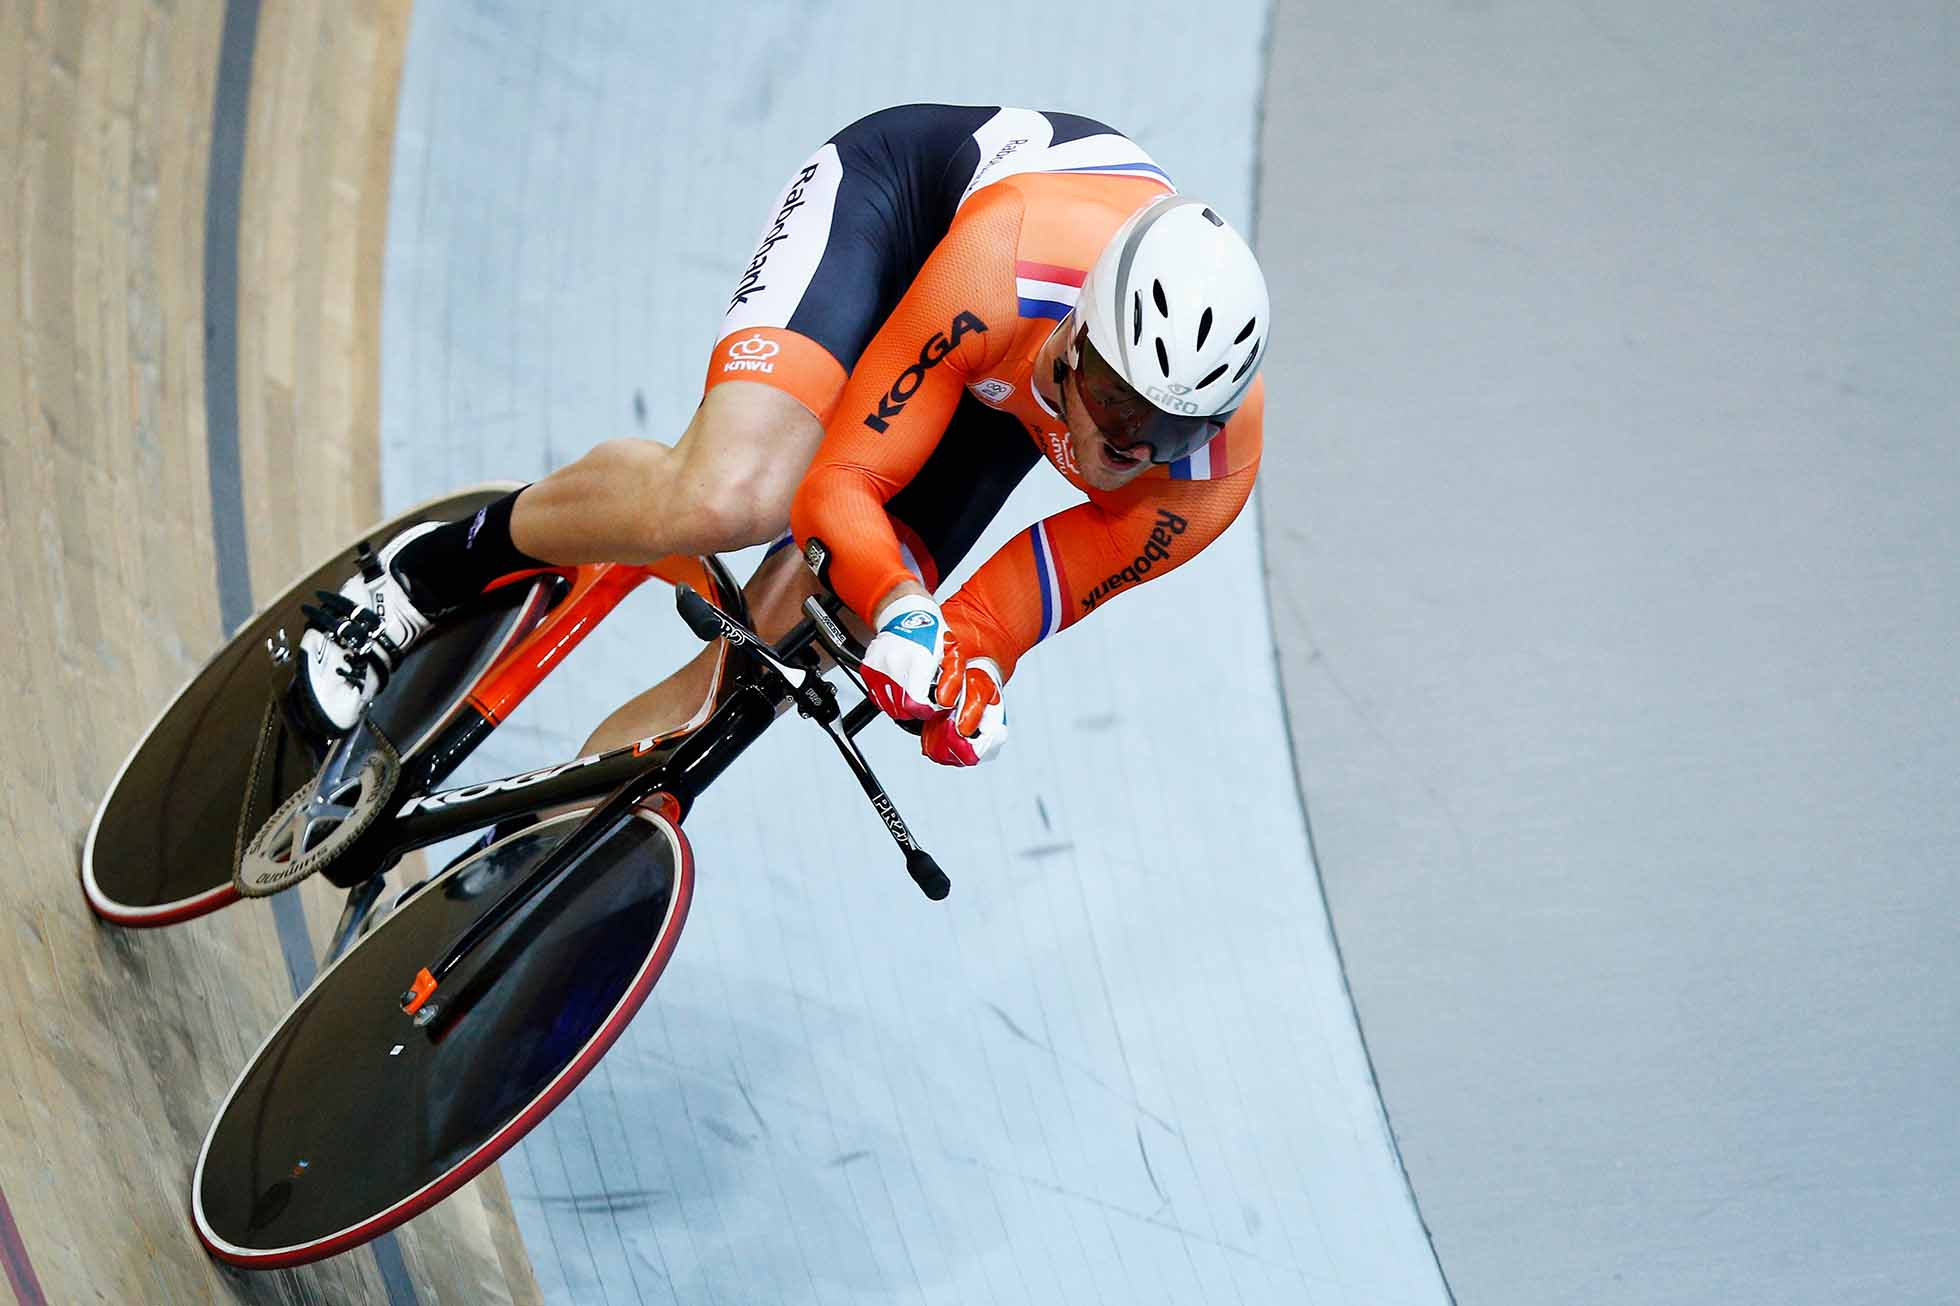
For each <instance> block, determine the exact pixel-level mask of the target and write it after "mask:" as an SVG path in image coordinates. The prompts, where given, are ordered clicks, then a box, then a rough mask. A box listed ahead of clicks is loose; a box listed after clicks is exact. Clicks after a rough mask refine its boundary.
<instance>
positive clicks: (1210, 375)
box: [1191, 363, 1231, 390]
mask: <svg viewBox="0 0 1960 1306" xmlns="http://www.w3.org/2000/svg"><path fill="white" fill-rule="evenodd" d="M1230 366H1231V364H1230V363H1220V364H1219V365H1218V366H1217V367H1214V368H1212V369H1211V371H1209V372H1206V373H1205V379H1204V380H1202V381H1200V382H1198V384H1196V385H1195V386H1192V387H1191V388H1192V389H1193V390H1202V389H1204V388H1205V387H1206V386H1208V385H1210V384H1211V383H1212V382H1213V381H1216V380H1217V379H1218V378H1219V377H1221V376H1224V375H1225V369H1226V368H1228V367H1230Z"/></svg>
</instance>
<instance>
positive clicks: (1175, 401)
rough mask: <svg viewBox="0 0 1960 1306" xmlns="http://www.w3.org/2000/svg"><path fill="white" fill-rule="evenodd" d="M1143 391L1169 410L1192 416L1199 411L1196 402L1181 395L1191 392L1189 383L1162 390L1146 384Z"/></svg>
mask: <svg viewBox="0 0 1960 1306" xmlns="http://www.w3.org/2000/svg"><path fill="white" fill-rule="evenodd" d="M1143 393H1144V394H1146V395H1148V396H1149V398H1150V402H1151V403H1153V404H1156V405H1157V406H1158V407H1159V408H1162V409H1164V410H1165V411H1167V412H1172V413H1183V414H1185V415H1186V416H1190V415H1192V414H1195V413H1196V412H1197V411H1198V406H1197V405H1196V404H1194V403H1192V402H1191V401H1190V400H1189V399H1185V398H1182V397H1181V396H1183V395H1187V394H1190V393H1191V387H1190V386H1188V385H1174V386H1172V387H1170V388H1169V389H1168V390H1161V389H1159V388H1158V387H1156V386H1154V385H1151V386H1145V387H1144V389H1143Z"/></svg>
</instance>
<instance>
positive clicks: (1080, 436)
mask: <svg viewBox="0 0 1960 1306" xmlns="http://www.w3.org/2000/svg"><path fill="white" fill-rule="evenodd" d="M1062 385H1063V387H1064V390H1065V392H1066V393H1065V396H1064V397H1065V398H1066V400H1067V404H1066V407H1065V409H1064V411H1066V412H1067V413H1068V435H1069V448H1070V451H1071V452H1072V453H1074V455H1075V465H1076V466H1077V467H1079V468H1081V469H1082V479H1083V480H1085V481H1087V482H1089V484H1090V485H1093V486H1094V487H1095V488H1096V489H1098V490H1120V489H1122V488H1123V487H1124V486H1126V485H1128V484H1129V483H1130V482H1131V481H1134V480H1135V479H1136V478H1137V477H1139V476H1141V475H1143V473H1144V472H1145V471H1146V470H1147V469H1148V468H1149V467H1150V446H1149V445H1147V444H1138V445H1132V446H1130V447H1129V448H1127V449H1125V448H1123V447H1122V446H1120V445H1117V444H1116V443H1114V442H1113V441H1111V440H1110V439H1109V437H1108V436H1106V435H1104V434H1103V433H1102V432H1101V431H1100V430H1098V429H1096V424H1095V423H1094V422H1093V421H1091V420H1090V418H1089V405H1088V404H1087V403H1085V402H1083V399H1082V391H1081V389H1080V385H1081V382H1080V380H1079V379H1078V376H1077V373H1076V371H1075V370H1074V369H1072V368H1071V369H1070V370H1069V371H1068V372H1067V374H1066V375H1064V377H1063V378H1062Z"/></svg>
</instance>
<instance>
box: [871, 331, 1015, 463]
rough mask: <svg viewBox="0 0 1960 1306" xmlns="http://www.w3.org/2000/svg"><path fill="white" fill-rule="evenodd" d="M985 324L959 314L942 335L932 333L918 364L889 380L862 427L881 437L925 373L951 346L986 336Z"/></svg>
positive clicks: (901, 410) (917, 391) (946, 353)
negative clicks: (971, 337) (974, 335)
mask: <svg viewBox="0 0 1960 1306" xmlns="http://www.w3.org/2000/svg"><path fill="white" fill-rule="evenodd" d="M986 331H987V324H986V323H985V322H982V321H981V320H980V319H979V318H977V317H975V316H974V315H973V314H971V313H961V314H960V315H959V316H958V317H956V318H954V319H953V325H952V327H951V328H950V329H949V330H947V331H944V332H939V331H935V332H933V333H932V338H931V339H930V340H928V341H926V342H925V344H924V345H922V346H920V347H919V361H918V362H916V363H914V364H912V365H911V366H910V367H907V368H906V369H905V370H904V371H903V372H900V373H899V374H898V376H897V378H896V379H894V380H893V381H892V387H891V389H889V390H887V391H886V392H885V394H884V397H883V398H881V399H880V400H878V407H877V408H876V409H875V410H873V411H872V412H869V413H866V414H865V415H864V424H865V425H866V426H868V427H870V428H871V429H872V430H874V431H877V432H879V433H880V434H882V433H883V432H884V431H885V430H886V429H887V427H889V426H890V424H891V420H892V418H894V417H897V416H898V415H899V414H900V413H902V412H904V411H905V405H906V404H907V403H908V402H910V401H911V398H912V396H913V395H915V394H917V393H919V387H920V386H922V385H924V384H925V382H926V373H927V372H929V371H931V370H932V369H933V368H935V367H938V366H939V360H940V359H942V358H944V357H946V355H948V354H950V353H952V352H953V346H955V345H957V344H959V342H960V340H961V339H962V338H963V337H965V336H967V335H969V334H971V333H973V332H979V333H980V334H982V335H985V334H986Z"/></svg>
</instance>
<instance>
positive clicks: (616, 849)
mask: <svg viewBox="0 0 1960 1306" xmlns="http://www.w3.org/2000/svg"><path fill="white" fill-rule="evenodd" d="M673 811H674V809H673V807H672V805H671V800H668V799H666V798H665V797H664V795H656V796H655V798H653V799H650V800H648V801H646V802H643V803H641V804H640V805H638V806H636V807H634V808H632V809H631V810H630V811H626V812H624V813H622V814H620V815H617V816H615V817H613V818H611V821H612V824H611V826H610V828H608V829H607V830H605V831H604V832H602V833H601V834H600V837H599V838H598V839H597V841H596V842H591V843H589V844H586V851H584V852H583V853H577V854H576V855H568V854H571V853H573V850H574V849H575V848H577V847H578V846H579V845H577V844H570V843H568V840H569V838H570V836H571V834H572V832H573V831H574V830H575V829H576V828H577V827H578V826H579V825H580V823H581V822H583V821H584V820H586V819H587V816H588V814H587V813H585V812H574V813H568V814H566V815H563V816H559V817H556V818H553V819H551V820H549V821H545V822H543V823H541V824H539V825H535V826H532V827H531V828H530V829H527V830H525V831H523V832H521V833H518V834H515V835H512V836H510V837H509V838H507V839H505V840H503V841H501V842H499V843H496V844H493V845H491V846H490V847H489V848H487V849H485V850H484V851H483V852H481V853H479V854H476V855H475V856H472V857H469V858H467V859H465V860H463V861H460V862H458V863H457V864H456V865H454V866H452V867H450V868H449V869H447V870H445V871H444V872H443V873H442V874H441V875H439V876H437V877H436V878H435V879H433V880H431V881H430V882H429V883H428V884H427V885H425V886H423V887H422V888H420V889H419V890H417V891H416V892H415V893H414V894H413V895H412V896H411V897H409V898H408V899H407V900H406V901H405V902H403V903H402V904H401V905H400V906H398V907H397V908H396V909H395V911H394V912H393V913H392V914H391V915H390V916H388V917H387V918H386V919H385V920H383V921H382V923H381V924H380V925H379V926H377V927H376V928H375V929H374V931H373V932H372V933H371V934H369V935H367V936H366V937H365V938H363V939H362V940H361V942H360V943H359V944H358V945H356V946H355V947H354V948H353V949H351V950H350V951H349V952H348V953H347V954H346V956H344V957H342V958H341V959H340V960H339V961H338V962H336V963H335V964H334V965H333V966H332V967H331V968H329V969H328V970H326V971H325V972H323V973H322V974H321V975H320V977H319V979H318V980H316V981H315V982H314V984H313V987H312V988H310V989H308V990H307V991H306V993H305V994H304V995H303V996H302V997H301V998H300V1000H299V1001H298V1003H297V1004H296V1005H295V1006H294V1007H293V1009H292V1010H291V1012H289V1013H288V1014H287V1016H286V1017H285V1019H284V1020H282V1021H281V1022H280V1024H279V1026H278V1027H277V1028H276V1029H275V1030H274V1031H273V1032H272V1034H271V1036H270V1037H268V1038H267V1039H266V1041H265V1043H264V1044H263V1045H262V1046H261V1047H260V1048H259V1050H258V1053H257V1054H256V1055H255V1056H254V1057H253V1058H252V1060H251V1063H250V1064H249V1065H248V1066H247V1067H246V1068H245V1071H244V1073H243V1074H242V1075H240V1076H239V1079H238V1082H237V1083H236V1084H235V1085H233V1087H232V1090H231V1093H230V1094H229V1095H228V1096H227V1097H226V1099H225V1102H224V1105H223V1106H222V1107H221V1108H220V1110H219V1112H218V1117H217V1120H216V1122H215V1123H214V1124H213V1125H212V1126H211V1131H210V1133H209V1135H208V1136H207V1137H206V1138H205V1141H204V1147H203V1150H202V1151H201V1152H200V1153H199V1155H198V1160H197V1169H196V1173H195V1175H194V1176H193V1178H192V1181H191V1207H192V1215H193V1219H194V1221H195V1223H196V1227H197V1233H198V1237H199V1238H201V1239H202V1240H203V1241H204V1244H205V1246H206V1247H207V1248H208V1249H209V1250H210V1251H211V1253H212V1254H213V1255H214V1256H217V1257H219V1258H220V1259H222V1260H225V1261H229V1262H231V1263H233V1264H236V1265H242V1266H248V1267H253V1268H260V1269H270V1268H274V1267H278V1266H283V1265H297V1264H300V1263H303V1262H306V1261H313V1260H318V1259H320V1258H321V1257H324V1256H331V1255H333V1254H335V1253H337V1252H341V1251H345V1250H347V1249H348V1248H350V1247H354V1246H357V1245H358V1244H360V1243H362V1242H365V1241H366V1240H368V1239H370V1238H373V1237H375V1236H376V1235H377V1234H380V1233H383V1232H385V1231H387V1230H389V1229H392V1228H393V1227H394V1226H396V1225H398V1224H400V1223H401V1222H402V1221H404V1220H407V1219H408V1218H410V1217H411V1216H413V1215H415V1214H417V1213H418V1212H420V1211H423V1210H426V1209H427V1208H428V1207H430V1206H433V1205H434V1204H435V1203H437V1202H439V1201H441V1200H442V1199H443V1198H444V1197H446V1196H448V1195H449V1194H450V1193H452V1192H454V1191H455V1190H456V1189H457V1188H459V1187H461V1186H462V1185H463V1184H464V1183H466V1182H468V1181H469V1180H470V1179H471V1178H472V1177H473V1176H474V1175H476V1174H477V1172H479V1171H480V1170H482V1169H483V1168H484V1167H485V1166H488V1165H489V1164H490V1163H491V1162H493V1161H495V1160H496V1159H497V1157H498V1156H500V1155H502V1154H503V1152H504V1151H505V1149H507V1148H509V1147H510V1146H511V1145H512V1144H513V1143H515V1142H516V1141H517V1140H518V1139H519V1138H522V1137H523V1136H524V1134H525V1133H526V1132H527V1131H529V1130H530V1129H531V1128H532V1126H534V1125H536V1124H537V1123H538V1121H539V1120H541V1119H543V1118H544V1116H545V1115H546V1114H547V1113H549V1112H550V1111H551V1109H552V1108H553V1107H555V1106H556V1105H557V1104H558V1103H559V1102H560V1101H562V1100H563V1099H564V1098H565V1096H566V1095H567V1094H568V1093H570V1092H571V1091H572V1089H573V1088H574V1087H575V1086H576V1085H577V1084H578V1082H579V1080H581V1079H582V1078H584V1076H585V1074H586V1073H587V1072H588V1071H589V1070H591V1068H592V1067H593V1065H595V1064H596V1063H597V1062H598V1060H599V1058H600V1057H601V1056H603V1055H604V1054H605V1052H606V1050H607V1049H608V1048H609V1047H611V1046H612V1044H613V1042H614V1041H615V1040H616V1039H617V1038H618V1037H619V1035H620V1033H621V1031H622V1030H624V1028H625V1027H626V1024H627V1022H629V1021H630V1020H631V1019H632V1017H633V1014H634V1013H635V1012H636V1011H638V1010H639V1008H640V1005H641V1004H642V1003H643V1002H645V1000H646V997H647V994H648V993H649V992H650V991H651V990H652V988H653V985H654V982H655V981H656V980H657V979H658V978H659V977H660V972H661V970H662V969H663V968H664V967H665V966H666V963H667V959H668V957H669V956H671V955H672V952H673V949H674V945H675V943H676V941H677V940H678V939H679V937H680V931H681V926H682V924H683V923H684V922H685V920H686V918H687V908H688V902H689V900H690V898H691V897H692V894H693V883H694V871H693V862H692V857H691V854H690V853H689V851H688V847H687V841H686V839H685V838H684V837H683V835H682V834H681V832H680V830H679V828H678V827H677V826H676V825H675V824H674V823H673V821H672V819H670V818H671V816H672V814H673ZM580 843H581V844H584V843H585V841H584V840H581V841H580ZM531 875H541V876H544V877H546V878H545V880H544V881H543V883H544V884H546V886H547V887H545V888H543V889H542V890H541V891H540V892H538V893H536V894H535V895H533V896H532V897H531V898H530V899H529V901H528V902H527V903H526V904H525V905H524V906H523V907H522V908H520V909H519V910H518V911H517V912H516V913H515V914H514V915H512V916H511V917H510V919H508V920H506V921H504V922H503V923H502V924H501V925H499V926H497V928H496V929H495V930H493V931H492V932H491V933H489V934H488V935H487V936H485V937H484V939H483V940H482V942H481V943H479V944H478V945H477V946H476V947H475V948H473V949H472V950H471V951H469V952H468V953H466V954H465V955H464V957H463V959H462V961H461V962H460V963H459V964H458V965H457V967H456V968H455V969H454V970H453V971H451V972H450V973H449V974H448V975H447V976H445V977H444V979H443V980H442V983H441V986H440V987H439V988H438V989H436V991H435V993H434V994H433V995H432V996H431V997H429V998H428V1000H427V1003H426V1005H425V1006H424V1007H423V1008H422V1010H421V1011H419V1012H418V1013H417V1014H416V1015H415V1016H409V1015H407V1014H404V1012H403V1010H402V1001H403V994H404V990H406V989H407V988H408V987H409V986H410V984H411V982H412V981H413V980H414V978H415V976H416V974H417V972H418V971H419V970H420V969H422V968H424V967H428V966H432V965H433V964H434V963H435V962H436V961H437V960H438V959H439V958H441V957H442V956H443V954H444V953H445V951H446V950H447V949H448V948H449V947H450V945H451V944H452V942H454V941H455V940H456V939H458V938H459V937H461V936H462V935H463V933H464V931H465V930H466V929H468V927H469V926H470V925H471V924H472V922H474V921H476V920H478V919H479V918H482V917H484V916H486V915H487V914H488V913H489V912H490V911H491V910H492V909H493V908H495V907H496V905H497V904H498V903H499V902H500V901H501V900H502V899H503V897H504V895H505V893H506V891H508V890H509V889H510V888H511V887H512V886H513V885H515V884H518V883H520V882H523V881H525V880H526V877H528V876H531Z"/></svg>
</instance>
